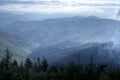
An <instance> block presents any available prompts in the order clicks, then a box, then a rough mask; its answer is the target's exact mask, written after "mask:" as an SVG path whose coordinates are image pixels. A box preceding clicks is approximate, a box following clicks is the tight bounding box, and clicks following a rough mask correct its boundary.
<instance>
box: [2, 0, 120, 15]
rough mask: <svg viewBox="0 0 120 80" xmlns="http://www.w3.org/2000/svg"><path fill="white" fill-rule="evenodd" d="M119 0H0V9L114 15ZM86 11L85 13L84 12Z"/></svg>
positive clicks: (119, 4)
mask: <svg viewBox="0 0 120 80" xmlns="http://www.w3.org/2000/svg"><path fill="white" fill-rule="evenodd" d="M119 6H120V2H119V0H1V1H0V10H5V11H11V12H16V11H21V12H29V13H30V12H32V13H45V14H54V13H66V14H67V13H69V14H78V15H81V14H84V15H97V16H102V17H104V16H105V17H109V16H111V17H114V16H115V15H116V13H117V12H118V10H119ZM86 13H87V14H86Z"/></svg>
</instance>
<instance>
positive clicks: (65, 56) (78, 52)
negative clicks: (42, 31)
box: [30, 42, 120, 65]
mask: <svg viewBox="0 0 120 80" xmlns="http://www.w3.org/2000/svg"><path fill="white" fill-rule="evenodd" d="M91 55H92V56H93V59H94V61H95V62H96V63H107V64H111V63H115V64H118V63H119V59H120V57H119V52H117V51H115V50H114V49H113V43H112V42H109V43H87V44H83V45H80V46H77V47H70V48H59V47H57V46H56V45H55V46H52V47H49V48H43V49H40V50H38V51H36V52H34V53H32V54H30V57H32V58H33V57H43V56H45V57H46V58H47V60H48V62H49V63H50V64H57V65H64V64H66V63H69V62H71V61H74V62H75V63H78V62H79V61H78V60H79V59H80V62H79V63H82V64H87V63H88V61H89V59H90V56H91Z"/></svg>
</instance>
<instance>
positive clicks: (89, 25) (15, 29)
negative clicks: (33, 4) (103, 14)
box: [0, 16, 120, 46]
mask: <svg viewBox="0 0 120 80" xmlns="http://www.w3.org/2000/svg"><path fill="white" fill-rule="evenodd" d="M119 25H120V22H119V21H115V20H110V19H101V18H97V17H93V16H92V17H79V16H77V17H71V18H61V19H47V20H43V21H16V22H13V23H10V24H8V25H6V26H3V27H2V28H0V29H1V30H3V31H7V32H10V33H13V34H17V35H19V36H22V37H25V38H27V39H30V40H33V41H36V42H38V43H40V44H41V45H42V46H46V45H50V44H56V43H59V42H62V41H66V40H72V41H81V42H109V41H110V40H111V37H112V36H113V35H114V33H115V31H116V29H117V28H119Z"/></svg>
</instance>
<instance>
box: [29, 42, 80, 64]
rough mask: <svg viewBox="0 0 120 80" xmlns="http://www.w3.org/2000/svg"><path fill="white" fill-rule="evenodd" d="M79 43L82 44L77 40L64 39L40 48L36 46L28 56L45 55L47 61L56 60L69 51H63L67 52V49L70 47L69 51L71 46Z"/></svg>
mask: <svg viewBox="0 0 120 80" xmlns="http://www.w3.org/2000/svg"><path fill="white" fill-rule="evenodd" d="M80 45H82V44H81V43H78V42H71V41H64V42H60V43H58V44H55V45H52V46H48V47H45V48H41V49H40V48H38V49H36V50H35V51H34V52H32V53H31V54H30V55H29V56H30V57H31V58H34V57H41V58H42V57H46V58H47V59H48V60H49V62H54V61H56V59H57V60H58V59H61V58H62V57H64V56H66V55H70V53H65V52H67V49H69V48H71V50H69V51H72V48H74V47H77V46H80ZM61 54H62V55H61Z"/></svg>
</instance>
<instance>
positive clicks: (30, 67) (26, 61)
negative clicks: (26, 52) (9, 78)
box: [25, 58, 32, 69]
mask: <svg viewBox="0 0 120 80" xmlns="http://www.w3.org/2000/svg"><path fill="white" fill-rule="evenodd" d="M25 67H26V68H27V69H32V61H31V60H30V59H29V58H27V59H26V60H25Z"/></svg>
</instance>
